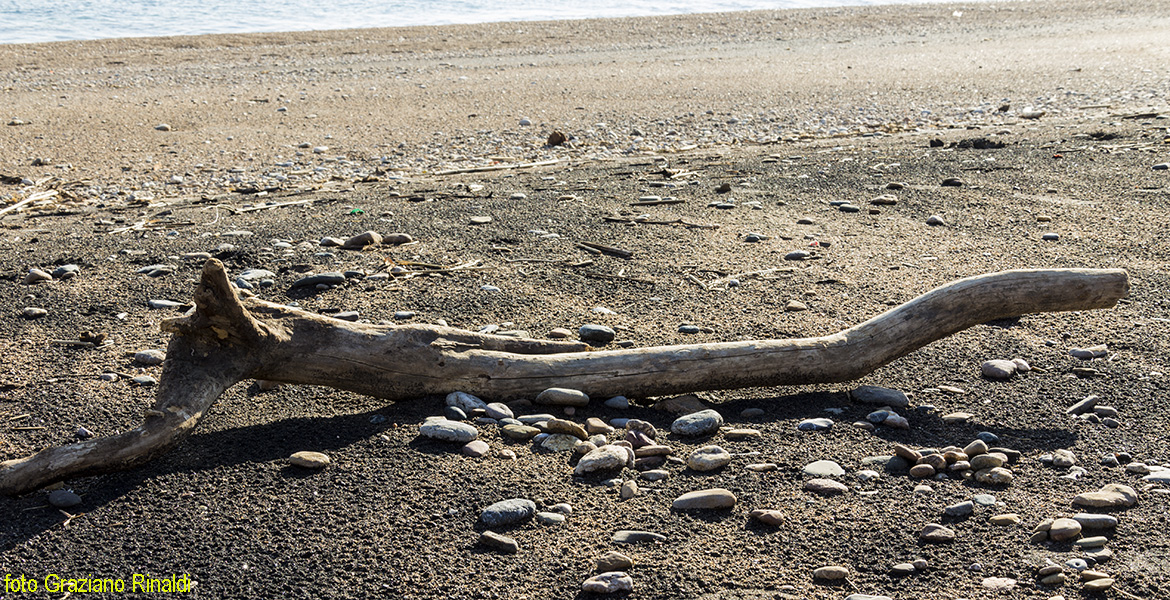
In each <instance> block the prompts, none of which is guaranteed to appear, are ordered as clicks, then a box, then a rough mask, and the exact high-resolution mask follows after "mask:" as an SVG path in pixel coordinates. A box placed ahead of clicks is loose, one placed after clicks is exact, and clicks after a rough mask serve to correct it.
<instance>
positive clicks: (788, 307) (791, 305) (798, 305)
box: [784, 300, 808, 312]
mask: <svg viewBox="0 0 1170 600" xmlns="http://www.w3.org/2000/svg"><path fill="white" fill-rule="evenodd" d="M784 310H785V311H786V312H800V311H802V310H808V305H807V304H805V303H804V302H801V301H800V300H789V301H788V304H785V305H784Z"/></svg>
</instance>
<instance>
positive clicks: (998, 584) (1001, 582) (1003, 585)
mask: <svg viewBox="0 0 1170 600" xmlns="http://www.w3.org/2000/svg"><path fill="white" fill-rule="evenodd" d="M1016 583H1017V581H1016V580H1015V579H1012V578H1010V577H988V578H986V579H984V580H983V582H982V585H983V587H985V588H987V589H989V590H992V591H994V592H1006V591H1008V590H1011V589H1013V588H1015V587H1016Z"/></svg>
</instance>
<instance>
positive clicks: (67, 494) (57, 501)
mask: <svg viewBox="0 0 1170 600" xmlns="http://www.w3.org/2000/svg"><path fill="white" fill-rule="evenodd" d="M78 504H81V496H78V495H77V494H75V493H73V491H72V490H53V491H51V492H49V505H50V506H52V507H53V508H61V509H65V508H73V507H74V506H77V505H78Z"/></svg>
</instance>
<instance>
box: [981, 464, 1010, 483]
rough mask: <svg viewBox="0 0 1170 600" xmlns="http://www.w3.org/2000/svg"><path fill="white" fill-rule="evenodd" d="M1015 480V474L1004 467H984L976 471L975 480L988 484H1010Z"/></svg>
mask: <svg viewBox="0 0 1170 600" xmlns="http://www.w3.org/2000/svg"><path fill="white" fill-rule="evenodd" d="M1014 480H1015V475H1013V474H1012V472H1011V471H1009V470H1007V469H1005V468H1003V467H995V468H994V469H983V470H980V471H976V472H975V481H978V482H979V483H985V484H988V485H1009V484H1010V483H1011V482H1012V481H1014Z"/></svg>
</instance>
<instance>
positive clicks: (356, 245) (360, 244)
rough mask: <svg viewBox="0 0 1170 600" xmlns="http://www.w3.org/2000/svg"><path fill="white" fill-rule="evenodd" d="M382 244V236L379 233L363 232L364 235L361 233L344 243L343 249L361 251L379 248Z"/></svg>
mask: <svg viewBox="0 0 1170 600" xmlns="http://www.w3.org/2000/svg"><path fill="white" fill-rule="evenodd" d="M381 244H382V234H380V233H378V232H377V231H363V232H362V233H359V234H357V235H355V236H353V237H351V238H349V239H347V240H345V241H344V242H342V244H341V247H342V248H348V249H354V250H361V249H362V248H365V247H366V246H378V245H381Z"/></svg>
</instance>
